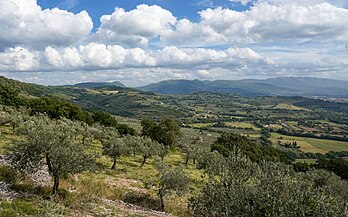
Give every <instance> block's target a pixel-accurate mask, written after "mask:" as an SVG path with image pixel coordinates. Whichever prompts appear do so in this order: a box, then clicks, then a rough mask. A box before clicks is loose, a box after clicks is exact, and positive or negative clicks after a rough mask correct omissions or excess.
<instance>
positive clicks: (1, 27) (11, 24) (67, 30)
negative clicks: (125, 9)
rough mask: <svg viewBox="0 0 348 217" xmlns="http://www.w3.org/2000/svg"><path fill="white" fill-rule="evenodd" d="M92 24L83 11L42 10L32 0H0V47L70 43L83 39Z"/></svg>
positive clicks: (37, 46)
mask: <svg viewBox="0 0 348 217" xmlns="http://www.w3.org/2000/svg"><path fill="white" fill-rule="evenodd" d="M92 28H93V22H92V20H91V18H90V17H89V15H88V13H87V12H86V11H82V12H80V13H78V14H73V13H71V12H68V11H65V10H60V9H57V8H54V9H51V10H50V9H45V10H42V9H41V7H40V6H39V5H38V4H37V2H36V0H1V1H0V32H1V34H0V49H1V48H8V47H15V46H25V47H32V48H45V47H46V46H49V45H62V46H67V45H72V44H74V43H77V42H79V41H81V40H83V39H84V38H85V37H86V36H87V35H88V34H89V33H90V31H91V29H92Z"/></svg>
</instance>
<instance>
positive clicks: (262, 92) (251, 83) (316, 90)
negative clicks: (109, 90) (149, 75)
mask: <svg viewBox="0 0 348 217" xmlns="http://www.w3.org/2000/svg"><path fill="white" fill-rule="evenodd" d="M138 89H140V90H143V91H150V92H154V93H162V94H190V93H195V92H200V91H210V92H220V93H234V94H239V95H242V96H247V97H253V96H326V97H348V81H338V80H330V79H323V78H309V77H303V78H301V77H293V78H291V77H289V78H270V79H265V80H256V79H247V80H216V81H200V80H167V81H162V82H159V83H154V84H149V85H146V86H143V87H139V88H138Z"/></svg>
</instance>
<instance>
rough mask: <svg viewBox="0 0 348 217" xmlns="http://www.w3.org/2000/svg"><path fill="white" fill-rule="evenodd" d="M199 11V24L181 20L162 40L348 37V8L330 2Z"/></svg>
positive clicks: (210, 42)
mask: <svg viewBox="0 0 348 217" xmlns="http://www.w3.org/2000/svg"><path fill="white" fill-rule="evenodd" d="M285 2H287V1H285ZM199 14H200V17H201V19H200V21H199V22H198V23H193V22H191V21H189V20H179V21H178V22H177V23H176V25H175V28H174V29H170V30H168V31H166V32H164V33H163V34H161V40H162V41H163V42H165V43H167V44H179V45H182V46H212V45H223V44H234V43H266V42H274V41H277V42H279V41H284V42H290V43H298V42H299V41H301V40H307V41H315V42H323V41H324V42H325V41H329V40H343V41H347V40H348V26H347V25H346V22H345V21H346V20H347V19H348V9H345V8H340V7H337V6H334V5H331V4H328V3H320V4H311V5H300V4H297V3H284V2H283V3H278V4H275V3H273V4H272V3H270V2H267V1H260V2H258V3H256V4H255V5H254V6H252V7H251V8H250V10H247V11H242V12H239V11H235V10H231V9H223V8H221V7H218V8H216V9H210V8H209V9H206V10H203V11H201V12H199Z"/></svg>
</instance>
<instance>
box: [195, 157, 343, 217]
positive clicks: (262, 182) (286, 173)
mask: <svg viewBox="0 0 348 217" xmlns="http://www.w3.org/2000/svg"><path fill="white" fill-rule="evenodd" d="M333 183H336V184H333ZM330 186H331V187H330ZM347 188H348V185H347V182H344V181H342V180H340V179H339V178H338V177H336V178H333V177H332V174H331V175H329V174H327V172H325V171H320V172H319V173H317V172H314V174H311V173H308V174H304V173H296V172H295V171H294V170H293V169H292V167H291V166H289V165H285V164H283V163H274V162H265V161H264V162H260V163H255V162H252V161H251V160H249V159H248V158H246V157H244V156H230V157H229V158H228V159H227V160H226V163H225V166H224V167H223V171H222V172H221V173H220V176H219V177H218V178H217V177H216V176H211V177H210V178H209V179H208V181H207V182H206V184H205V186H204V187H203V188H202V189H201V192H200V194H197V195H194V196H192V197H191V199H190V207H191V209H192V212H193V216H212V217H214V216H216V217H223V216H226V217H227V216H279V217H281V216H283V217H287V216H289V217H295V216H346V215H347V208H348V207H347V202H348V201H347V198H346V196H344V193H340V192H342V191H343V192H345V193H346V192H347V191H346V190H345V191H344V189H347Z"/></svg>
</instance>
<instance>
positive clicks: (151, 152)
mask: <svg viewBox="0 0 348 217" xmlns="http://www.w3.org/2000/svg"><path fill="white" fill-rule="evenodd" d="M162 146H163V145H161V144H159V143H158V142H156V141H152V140H151V139H150V138H149V137H141V139H140V143H139V145H138V149H137V150H138V153H139V154H140V155H141V156H142V157H143V162H142V163H141V165H140V167H143V166H144V164H145V163H146V160H147V159H148V158H149V157H151V156H155V155H158V154H159V153H160V151H161V148H162Z"/></svg>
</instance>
